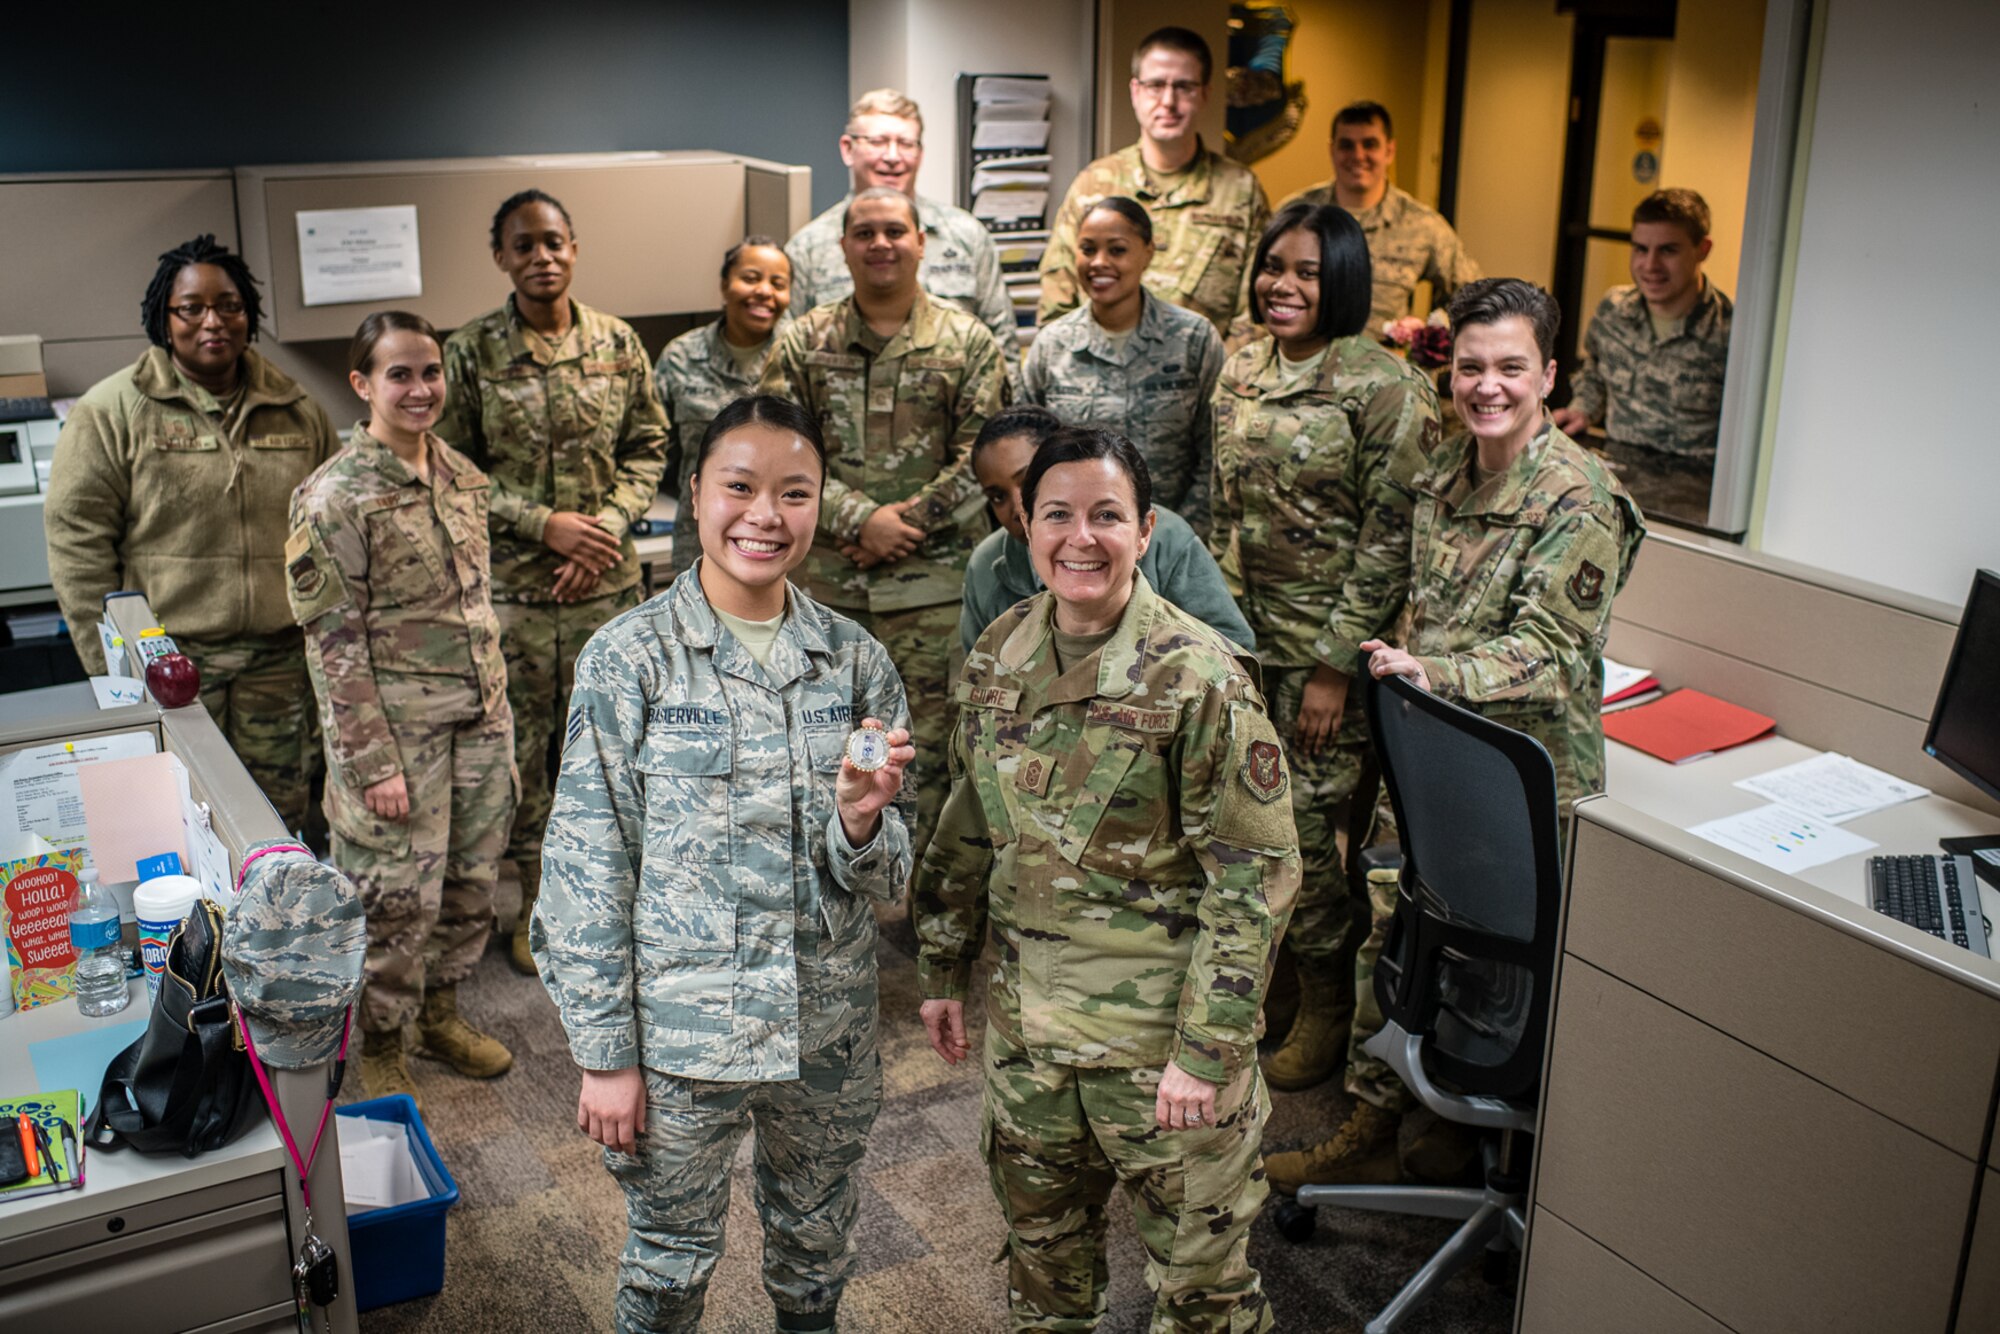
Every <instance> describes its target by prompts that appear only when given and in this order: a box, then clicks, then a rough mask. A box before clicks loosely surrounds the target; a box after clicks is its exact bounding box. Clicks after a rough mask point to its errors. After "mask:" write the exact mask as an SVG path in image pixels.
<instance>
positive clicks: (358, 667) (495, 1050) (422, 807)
mask: <svg viewBox="0 0 2000 1334" xmlns="http://www.w3.org/2000/svg"><path fill="white" fill-rule="evenodd" d="M349 365H350V366H351V367H352V369H351V370H350V371H349V373H348V379H349V381H350V382H351V383H352V384H353V386H354V392H355V393H357V394H359V395H360V396H361V398H362V401H364V402H365V403H367V405H368V418H367V420H366V421H363V422H361V423H359V424H358V425H356V426H355V428H354V434H353V435H352V436H351V437H349V439H348V443H347V447H346V448H345V449H343V450H341V452H340V453H338V454H336V455H335V456H334V457H333V458H332V459H329V460H328V461H327V462H326V463H325V464H324V465H323V466H322V467H320V468H319V469H318V470H317V471H315V472H314V473H313V475H312V476H310V477H308V478H306V480H305V481H304V482H302V483H300V485H299V489H298V490H297V492H295V493H294V494H293V496H292V508H291V522H292V533H291V538H290V540H288V541H287V542H286V543H285V574H286V592H287V594H288V595H289V596H290V598H291V604H292V614H293V615H294V616H295V617H296V618H297V619H298V623H299V624H300V625H301V626H303V627H304V628H305V645H306V665H307V666H308V667H309V668H310V669H311V672H312V682H313V689H314V690H315V691H316V692H317V694H318V695H319V714H320V728H321V730H322V731H323V732H324V733H325V736H326V758H327V780H326V816H327V823H328V824H329V825H330V826H331V827H332V830H333V860H334V864H335V865H337V866H339V867H340V869H341V870H343V871H345V872H347V874H348V875H349V876H350V877H352V878H353V880H354V882H355V884H357V885H358V886H360V888H361V902H362V905H363V907H365V908H366V909H367V912H368V963H367V972H368V989H367V991H366V993H365V994H364V996H363V1000H362V1006H361V1031H362V1047H361V1082H362V1086H363V1087H364V1088H365V1089H366V1090H367V1093H368V1096H369V1097H371V1098H379V1097H382V1096H384V1095H387V1094H391V1093H408V1094H411V1095H412V1096H414V1095H415V1093H416V1089H415V1086H414V1085H412V1083H411V1082H410V1070H409V1066H408V1064H407V1062H406V1060H405V1057H404V1052H403V1025H405V1024H406V1023H408V1022H409V1021H410V1020H411V1019H413V1018H414V1019H416V1020H417V1021H418V1029H419V1032H420V1033H421V1035H422V1037H423V1042H424V1046H425V1049H426V1051H427V1053H428V1054H430V1055H433V1056H436V1057H438V1058H439V1059H441V1060H444V1061H447V1062H449V1063H450V1064H451V1066H452V1068H453V1069H455V1070H457V1071H458V1072H459V1073H460V1074H464V1075H472V1076H475V1077H478V1078H491V1077H493V1076H495V1075H499V1074H503V1073H505V1072H506V1070H507V1069H508V1067H509V1066H511V1065H512V1064H513V1063H514V1058H513V1056H512V1054H511V1053H509V1052H508V1050H507V1049H506V1048H505V1047H503V1046H502V1045H501V1044H500V1043H499V1042H498V1041H496V1040H495V1039H493V1038H491V1037H488V1036H487V1035H486V1034H484V1033H481V1032H479V1031H477V1030H476V1029H474V1028H472V1027H471V1026H470V1025H468V1024H467V1023H466V1022H465V1021H464V1020H463V1019H461V1018H459V1015H458V1001H457V992H458V984H459V982H461V981H463V980H464V979H465V977H467V976H468V975H469V974H470V973H471V972H472V969H473V967H474V965H476V964H477V963H478V962H479V956H480V955H481V954H483V953H484V952H485V950H486V938H487V936H488V934H489V933H490V932H491V931H492V928H493V885H494V882H495V880H496V879H497V878H498V876H499V867H500V852H501V849H502V848H504V847H505V846H506V842H507V822H508V819H509V818H510V817H511V816H512V815H513V813H514V777H513V774H514V715H513V713H512V712H511V711H510V710H509V709H508V707H507V670H506V666H505V664H504V663H503V662H502V661H501V658H500V623H499V622H498V621H497V620H496V619H495V618H494V615H493V601H492V597H491V592H490V587H489V575H488V557H487V537H486V495H487V484H486V474H484V473H482V472H480V471H479V469H477V468H475V467H473V466H472V464H471V462H470V461H469V460H468V459H467V458H466V457H465V456H464V455H463V454H460V453H459V452H458V451H457V450H455V449H453V448H452V447H451V446H449V445H447V444H445V443H444V442H443V441H442V440H439V439H438V438H437V437H436V436H434V435H432V434H431V433H430V427H431V425H432V424H433V423H434V422H436V420H437V417H438V414H439V413H440V412H441V411H442V410H443V408H444V399H445V382H444V353H443V351H442V350H441V349H440V347H439V345H438V336H437V331H436V330H434V329H432V328H431V326H430V324H429V323H428V322H427V321H425V320H424V319H422V318H421V317H419V316H416V315H410V314H407V313H405V312H403V311H398V310H392V311H384V312H381V313H379V314H375V315H370V316H369V317H368V318H367V319H365V320H363V321H362V323H361V328H360V330H359V332H357V333H356V334H355V335H354V343H353V346H352V348H351V350H350V352H349Z"/></svg>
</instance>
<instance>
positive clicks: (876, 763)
mask: <svg viewBox="0 0 2000 1334" xmlns="http://www.w3.org/2000/svg"><path fill="white" fill-rule="evenodd" d="M847 762H848V763H849V764H851V765H853V766H854V767H855V768H857V769H859V770H860V771H861V772H862V773H865V774H872V773H874V772H875V771H876V770H877V769H880V768H881V767H882V766H883V765H885V764H887V763H888V762H889V734H888V733H887V732H884V731H882V730H880V729H879V728H874V727H863V728H860V729H858V730H857V731H855V732H853V733H851V734H850V735H849V736H848V738H847Z"/></svg>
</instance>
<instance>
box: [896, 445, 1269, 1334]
mask: <svg viewBox="0 0 2000 1334" xmlns="http://www.w3.org/2000/svg"><path fill="white" fill-rule="evenodd" d="M1151 490H1152V488H1151V483H1150V481H1149V479H1148V477H1147V472H1146V464H1145V460H1144V459H1143V458H1142V457H1141V456H1140V454H1139V452H1138V450H1137V449H1136V448H1135V447H1134V446H1133V444H1132V443H1131V442H1130V441H1128V440H1126V439H1125V438H1124V437H1122V436H1119V435H1114V434H1112V433H1111V432H1109V431H1098V430H1089V429H1082V428H1068V429H1064V430H1061V431H1058V432H1056V433H1055V434H1054V435H1053V436H1051V437H1050V438H1049V440H1048V441H1047V442H1046V443H1045V444H1043V445H1042V447H1041V448H1040V449H1039V450H1038V451H1037V452H1036V455H1035V459H1034V462H1033V463H1032V464H1031V465H1030V466H1029V469H1028V474H1027V476H1026V477H1025V478H1024V479H1023V480H1022V483H1021V498H1022V503H1023V505H1024V506H1025V509H1026V513H1027V515H1028V548H1029V553H1030V556H1031V558H1032V559H1033V561H1034V564H1035V572H1036V573H1037V574H1038V575H1040V576H1041V579H1042V582H1043V583H1044V584H1045V585H1046V591H1044V592H1042V593H1039V594H1037V595H1036V596H1034V597H1032V598H1030V599H1028V600H1027V601H1025V602H1022V603H1020V604H1019V605H1017V606H1015V607H1014V608H1012V609H1011V610H1009V611H1008V612H1006V613H1005V614H1003V615H1002V616H1001V617H1000V618H999V619H998V620H997V621H995V622H994V623H993V624H992V625H991V626H989V627H987V629H986V631H985V633H984V634H982V635H981V636H980V637H979V642H978V643H977V644H976V645H975V646H974V648H973V650H972V652H971V654H970V655H969V656H968V658H967V659H966V664H965V671H964V674H963V675H962V677H961V678H960V681H959V684H958V689H957V700H958V704H959V719H958V725H957V728H956V730H955V732H954V733H953V736H952V740H951V756H950V760H951V774H952V788H951V795H950V797H949V798H948V799H947V800H946V803H945V808H944V813H943V814H942V816H941V817H940V818H939V823H938V832H937V837H936V838H935V839H934V840H933V841H932V843H931V845H930V848H929V850H928V851H927V852H926V853H925V854H924V859H923V865H922V867H921V869H920V870H919V871H918V874H917V880H916V885H915V891H914V893H915V898H916V911H915V917H916V922H917V931H918V937H919V941H920V953H919V956H918V975H919V979H920V985H921V988H922V992H923V994H924V996H926V997H928V998H929V999H926V1000H925V1001H924V1003H923V1019H924V1025H925V1027H926V1029H927V1030H928V1032H929V1035H930V1040H931V1045H932V1047H933V1048H934V1049H935V1050H936V1051H937V1053H938V1054H939V1055H940V1056H942V1057H943V1058H944V1059H945V1060H946V1061H947V1062H949V1063H951V1064H954V1065H955V1064H957V1063H958V1062H959V1061H961V1060H963V1059H964V1058H965V1057H966V1055H967V1054H968V1053H969V1044H968V1042H967V1040H966V1036H965V1015H964V1008H965V999H966V995H967V993H968V991H969V989H970V983H971V974H972V967H973V964H974V962H975V960H977V958H978V957H979V954H980V949H981V946H982V945H983V944H984V942H985V939H986V929H987V924H988V922H989V920H990V921H991V924H992V928H993V935H994V942H995V949H996V953H997V963H996V965H995V967H994V970H993V974H992V978H991V982H990V986H989V990H988V993H987V1020H988V1022H987V1030H986V1047H985V1051H984V1053H983V1060H982V1064H983V1067H984V1069H985V1073H986V1091H985V1111H984V1116H983V1118H982V1119H983V1123H984V1127H985V1129H984V1132H983V1135H982V1138H983V1141H984V1142H983V1145H982V1147H983V1149H984V1151H985V1156H986V1159H987V1162H988V1164H989V1166H990V1168H991V1172H992V1180H993V1188H994V1193H995V1194H996V1195H997V1196H998V1197H999V1200H1000V1204H1001V1208H1002V1210H1003V1211H1004V1212H1005V1214H1006V1216H1007V1224H1008V1251H1009V1255H1010V1266H1009V1270H1008V1288H1009V1291H1010V1293H1011V1300H1012V1306H1013V1312H1012V1315H1013V1322H1014V1328H1016V1329H1026V1328H1035V1329H1072V1328H1076V1329H1081V1328H1089V1327H1094V1322H1095V1320H1096V1319H1097V1318H1098V1317H1100V1316H1102V1315H1103V1314H1104V1309H1105V1289H1104V1277H1105V1276H1104V1263H1105V1260H1104V1244H1105V1212H1104V1210H1105V1204H1106V1202H1107V1201H1108V1200H1109V1198H1110V1195H1111V1189H1112V1187H1113V1186H1114V1185H1115V1184H1116V1183H1117V1182H1119V1181H1121V1180H1122V1181H1125V1182H1127V1183H1128V1184H1130V1185H1131V1186H1132V1199H1133V1206H1134V1213H1135V1216H1136V1219H1137V1223H1138V1231H1139V1237H1140V1240H1141V1241H1142V1242H1143V1243H1144V1244H1145V1247H1146V1252H1147V1265H1146V1281H1147V1283H1148V1285H1149V1286H1150V1287H1152V1288H1153V1290H1154V1291H1155V1293H1156V1294H1157V1298H1156V1303H1155V1306H1154V1314H1153V1324H1152V1328H1154V1329H1176V1330H1179V1329H1189V1330H1216V1331H1223V1330H1250V1329H1259V1330H1261V1329H1268V1328H1270V1327H1271V1313H1270V1304H1269V1302H1268V1300H1267V1299H1266V1298H1265V1296H1264V1294H1263V1291H1262V1288H1261V1286H1260V1284H1259V1280H1258V1277H1257V1271H1256V1270H1255V1269H1253V1268H1251V1267H1250V1264H1249V1262H1248V1260H1247V1258H1246V1247H1247V1244H1248V1239H1249V1228H1250V1223H1251V1220H1252V1219H1254V1218H1255V1217H1256V1214H1257V1209H1258V1207H1259V1205H1260V1204H1261V1203H1262V1201H1263V1199H1264V1196H1265V1194H1266V1191H1267V1188H1266V1186H1265V1184H1264V1179H1263V1174H1262V1173H1261V1172H1258V1171H1257V1170H1256V1169H1257V1152H1258V1145H1259V1143H1260V1142H1261V1139H1262V1135H1263V1126H1264V1119H1265V1113H1266V1110H1267V1106H1268V1103H1267V1099H1266V1097H1265V1093H1264V1085H1263V1080H1262V1079H1261V1078H1260V1077H1259V1074H1258V1070H1257V1060H1256V1043H1257V1033H1258V1029H1259V1018H1258V1014H1259V1010H1260V1008H1261V1006H1262V1003H1263V996H1264V989H1265V986H1266V984H1267V983H1268V982H1269V980H1270V968H1271V959H1272V951H1273V949H1274V945H1275V942H1276V940H1277V938H1278V936H1279V935H1280V934H1281V933H1282V932H1283V930H1284V924H1285V918H1286V916H1287V915H1288V914H1289V912H1290V910H1291V904H1292V897H1293V895H1294V894H1295V893H1296V891H1297V888H1298V877H1299V862H1298V853H1297V844H1296V839H1295V837H1294V835H1293V831H1292V811H1291V806H1290V804H1289V802H1288V801H1287V800H1286V795H1287V794H1286V787H1287V781H1288V780H1287V775H1286V769H1285V760H1284V755H1283V753H1282V751H1281V749H1280V746H1279V744H1278V737H1277V733H1276V732H1275V731H1274V730H1273V729H1272V727H1271V723H1270V721H1269V719H1268V718H1266V717H1265V714H1264V703H1263V699H1262V698H1261V697H1260V696H1259V695H1258V693H1257V688H1256V686H1255V685H1254V684H1253V683H1252V681H1251V679H1250V676H1249V674H1248V673H1247V672H1246V670H1245V668H1244V667H1243V665H1242V664H1241V663H1239V662H1238V661H1237V659H1236V657H1235V653H1234V648H1233V646H1232V645H1231V644H1230V643H1229V641H1228V640H1226V639H1224V638H1223V637H1222V636H1221V635H1219V634H1217V633H1216V632H1215V631H1214V630H1211V629H1210V628H1209V627H1208V626H1206V625H1204V624H1203V623H1201V622H1200V621H1198V620H1196V619H1195V618H1194V617H1192V616H1190V615H1188V614H1187V613H1186V612H1183V611H1181V610H1180V609H1179V608H1178V607H1175V606H1174V605H1173V604H1172V603H1170V602H1168V601H1166V600H1165V599H1164V598H1161V597H1160V596H1159V595H1158V594H1157V593H1155V592H1154V591H1153V589H1152V587H1151V586H1150V585H1149V584H1147V582H1146V579H1145V576H1143V575H1141V574H1139V573H1138V569H1137V566H1138V561H1139V558H1140V557H1141V556H1142V555H1144V554H1145V550H1146V546H1147V544H1148V542H1149V541H1150V540H1151V537H1152V531H1153V522H1154V520H1153V514H1152V496H1151Z"/></svg>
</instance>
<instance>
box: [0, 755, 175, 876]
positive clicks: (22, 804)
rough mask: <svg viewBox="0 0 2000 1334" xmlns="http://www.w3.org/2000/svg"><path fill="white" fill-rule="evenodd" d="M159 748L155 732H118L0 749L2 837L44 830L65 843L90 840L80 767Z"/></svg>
mask: <svg viewBox="0 0 2000 1334" xmlns="http://www.w3.org/2000/svg"><path fill="white" fill-rule="evenodd" d="M157 749H158V746H157V745H156V744H155V743H154V741H153V734H152V733H151V732H117V733H113V734H112V735H110V736H94V737H85V738H82V739H80V740H77V741H58V742H55V743H54V744H52V745H47V746H32V747H30V748H28V749H27V750H17V751H15V752H14V753H13V754H11V755H0V841H11V836H12V835H15V834H40V835H41V836H42V837H43V838H46V839H47V840H48V841H49V842H51V843H53V844H55V845H56V846H57V847H60V848H69V847H76V846H78V845H79V844H85V845H87V844H88V843H89V842H90V830H89V827H88V824H87V822H86V821H85V819H84V814H83V789H82V787H81V785H79V784H78V782H77V777H76V775H77V770H79V769H81V768H82V767H84V766H85V765H88V764H96V763H98V762H99V761H101V760H123V759H130V758H131V757H132V756H134V755H151V754H152V753H153V752H154V751H155V750H157Z"/></svg>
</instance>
